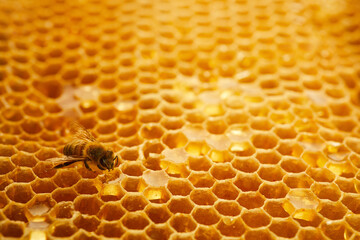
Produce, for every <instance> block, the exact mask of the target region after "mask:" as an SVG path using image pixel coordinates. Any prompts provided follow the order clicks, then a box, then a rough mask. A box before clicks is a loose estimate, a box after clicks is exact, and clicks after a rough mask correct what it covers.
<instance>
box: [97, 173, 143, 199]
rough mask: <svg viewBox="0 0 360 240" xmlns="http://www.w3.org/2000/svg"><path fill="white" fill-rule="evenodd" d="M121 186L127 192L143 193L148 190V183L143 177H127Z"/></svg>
mask: <svg viewBox="0 0 360 240" xmlns="http://www.w3.org/2000/svg"><path fill="white" fill-rule="evenodd" d="M121 185H122V187H123V188H124V189H125V191H127V192H141V191H143V190H144V189H145V188H146V183H145V182H144V180H143V179H142V178H141V177H125V178H124V180H123V181H122V182H121ZM103 200H104V199H103ZM104 201H105V200H104Z"/></svg>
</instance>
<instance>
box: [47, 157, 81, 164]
mask: <svg viewBox="0 0 360 240" xmlns="http://www.w3.org/2000/svg"><path fill="white" fill-rule="evenodd" d="M85 159H86V157H81V156H63V157H55V158H49V159H48V160H47V161H51V162H53V163H55V164H57V163H64V162H79V161H84V160H85Z"/></svg>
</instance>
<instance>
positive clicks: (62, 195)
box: [51, 188, 78, 202]
mask: <svg viewBox="0 0 360 240" xmlns="http://www.w3.org/2000/svg"><path fill="white" fill-rule="evenodd" d="M51 196H52V197H53V199H54V200H55V201H56V202H64V201H73V200H74V199H75V198H76V197H77V196H78V195H77V193H76V192H75V190H74V189H72V188H57V189H55V191H53V192H52V194H51Z"/></svg>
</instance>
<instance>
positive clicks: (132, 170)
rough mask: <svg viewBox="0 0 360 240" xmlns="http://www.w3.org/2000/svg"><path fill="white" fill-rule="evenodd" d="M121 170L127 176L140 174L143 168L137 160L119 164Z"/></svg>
mask: <svg viewBox="0 0 360 240" xmlns="http://www.w3.org/2000/svg"><path fill="white" fill-rule="evenodd" d="M121 170H122V172H123V173H124V174H126V175H128V176H141V175H142V173H143V171H144V170H145V169H144V168H143V166H142V165H141V164H140V163H139V162H125V163H124V164H122V165H121Z"/></svg>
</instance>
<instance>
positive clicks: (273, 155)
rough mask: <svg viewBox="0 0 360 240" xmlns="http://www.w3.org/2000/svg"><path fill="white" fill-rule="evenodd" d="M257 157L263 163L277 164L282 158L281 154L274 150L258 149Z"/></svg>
mask: <svg viewBox="0 0 360 240" xmlns="http://www.w3.org/2000/svg"><path fill="white" fill-rule="evenodd" d="M256 159H257V160H259V162H260V163H262V164H277V163H278V162H279V161H280V160H281V155H279V154H278V153H277V152H276V151H274V150H265V151H264V150H258V151H257V154H256Z"/></svg>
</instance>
